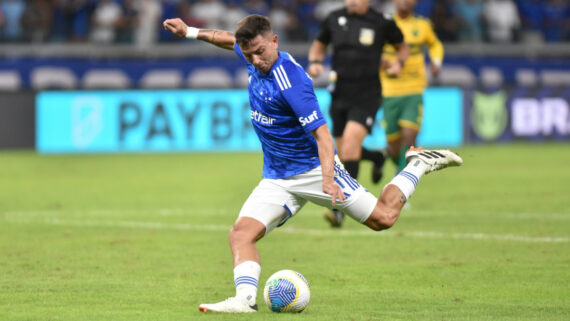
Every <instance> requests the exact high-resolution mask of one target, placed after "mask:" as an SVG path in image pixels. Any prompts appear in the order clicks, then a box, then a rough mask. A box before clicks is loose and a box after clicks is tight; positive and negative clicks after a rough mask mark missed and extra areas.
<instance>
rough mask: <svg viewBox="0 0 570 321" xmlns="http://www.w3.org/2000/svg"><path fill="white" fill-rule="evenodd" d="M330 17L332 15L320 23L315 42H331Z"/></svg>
mask: <svg viewBox="0 0 570 321" xmlns="http://www.w3.org/2000/svg"><path fill="white" fill-rule="evenodd" d="M331 16H332V15H329V16H328V17H327V18H326V19H325V20H323V22H322V23H321V30H320V31H319V34H318V35H317V40H318V41H320V42H322V43H324V44H328V43H330V42H331V29H330V27H329V20H330V19H331Z"/></svg>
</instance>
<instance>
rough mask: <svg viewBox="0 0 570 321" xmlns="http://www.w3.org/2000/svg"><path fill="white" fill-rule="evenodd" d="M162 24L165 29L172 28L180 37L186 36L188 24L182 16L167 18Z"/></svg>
mask: <svg viewBox="0 0 570 321" xmlns="http://www.w3.org/2000/svg"><path fill="white" fill-rule="evenodd" d="M162 26H163V27H164V29H166V30H170V31H171V32H172V33H173V34H175V35H177V36H178V37H185V36H186V29H187V28H188V26H187V25H186V24H185V23H184V21H182V19H180V18H176V19H166V20H164V22H163V23H162Z"/></svg>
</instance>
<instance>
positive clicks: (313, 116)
mask: <svg viewBox="0 0 570 321" xmlns="http://www.w3.org/2000/svg"><path fill="white" fill-rule="evenodd" d="M317 119H319V116H318V115H317V111H316V110H315V111H313V113H312V114H310V115H309V116H307V117H299V122H300V123H301V126H303V127H305V125H308V124H310V123H312V122H314V121H315V120H317Z"/></svg>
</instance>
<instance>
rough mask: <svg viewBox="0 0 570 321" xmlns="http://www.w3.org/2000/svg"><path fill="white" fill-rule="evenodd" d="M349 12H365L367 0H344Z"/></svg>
mask: <svg viewBox="0 0 570 321" xmlns="http://www.w3.org/2000/svg"><path fill="white" fill-rule="evenodd" d="M344 4H345V5H346V9H347V10H348V13H350V14H365V13H366V11H368V4H369V1H368V0H344Z"/></svg>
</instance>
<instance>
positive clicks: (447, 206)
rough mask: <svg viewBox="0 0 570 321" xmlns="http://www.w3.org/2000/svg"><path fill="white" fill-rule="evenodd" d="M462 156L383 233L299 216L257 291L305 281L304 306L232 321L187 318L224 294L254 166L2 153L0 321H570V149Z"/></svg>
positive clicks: (313, 211)
mask: <svg viewBox="0 0 570 321" xmlns="http://www.w3.org/2000/svg"><path fill="white" fill-rule="evenodd" d="M459 152H460V154H461V155H462V156H463V158H464V160H465V164H464V166H463V167H461V168H452V169H447V170H444V171H442V172H438V173H435V174H430V175H427V176H425V177H424V178H422V181H421V182H420V184H419V186H418V189H417V190H416V193H415V194H414V196H413V197H412V199H411V204H412V208H411V209H410V210H408V211H405V212H403V213H402V216H401V217H400V220H399V221H398V222H397V224H396V225H395V226H394V227H393V228H392V229H391V230H389V231H384V232H380V233H374V232H372V231H368V230H367V229H366V228H365V227H363V226H360V225H358V224H357V223H355V222H353V221H349V222H347V223H346V225H345V227H344V228H343V229H342V230H332V229H330V228H329V227H328V226H327V224H326V223H325V221H324V220H323V218H322V209H321V208H318V207H316V206H312V205H310V206H307V207H305V208H304V209H303V210H302V211H301V212H299V213H298V214H297V215H296V216H295V217H294V218H293V219H291V220H290V221H289V222H288V223H287V224H286V225H285V226H284V227H282V228H279V229H277V230H275V231H274V232H273V233H271V234H270V235H269V236H268V237H267V238H265V239H263V240H262V241H261V242H260V243H259V250H260V253H261V258H262V273H261V279H260V283H261V284H263V283H264V280H265V279H266V278H267V277H268V276H269V275H270V274H272V273H273V272H275V271H277V270H280V269H285V268H288V269H295V270H298V271H300V272H301V273H303V274H304V275H305V276H306V277H307V279H308V280H309V282H310V283H311V292H312V293H311V294H312V297H311V302H310V304H309V306H308V308H307V310H306V311H305V312H303V313H302V314H299V315H285V314H275V313H272V312H270V311H269V310H268V309H267V308H266V307H265V305H264V302H263V297H262V293H261V290H260V291H259V294H258V300H257V301H258V304H259V306H260V311H259V312H258V313H256V314H255V315H235V316H229V315H219V314H203V313H200V312H198V309H197V307H198V305H199V304H200V303H203V302H216V301H219V300H222V299H225V298H226V297H227V296H231V295H233V294H234V287H233V280H232V277H233V275H232V266H231V254H230V251H229V247H228V244H227V232H228V230H229V228H230V226H231V224H232V223H233V221H234V220H235V218H236V216H237V214H238V212H239V209H240V206H241V204H242V203H243V201H244V200H245V199H246V197H247V196H248V194H249V193H250V191H251V190H252V189H253V188H254V187H255V185H256V184H257V183H258V181H259V180H260V175H261V164H262V159H261V155H260V154H255V153H254V154H166V155H163V154H151V155H87V156H86V155H82V156H80V155H67V156H40V155H36V154H35V153H33V152H29V151H28V152H25V151H24V152H0V320H10V321H14V320H74V321H80V320H139V321H140V320H153V321H157V320H422V321H423V320H478V321H479V320H549V321H553V320H570V196H569V193H570V170H569V165H570V145H560V144H547V145H530V144H520V145H519V144H517V145H498V146H474V147H464V148H461V149H459ZM369 171H370V167H369V165H368V164H365V165H362V168H361V174H360V182H361V183H362V184H363V185H364V186H366V187H368V188H369V190H370V191H371V192H373V193H374V194H376V195H378V194H379V193H380V191H381V188H382V186H383V184H385V183H387V182H388V180H389V178H388V177H385V178H384V179H383V181H382V185H376V186H374V185H372V184H371V183H370V181H369ZM386 172H388V173H392V172H393V166H391V165H388V166H387V167H386ZM387 176H390V175H387Z"/></svg>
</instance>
